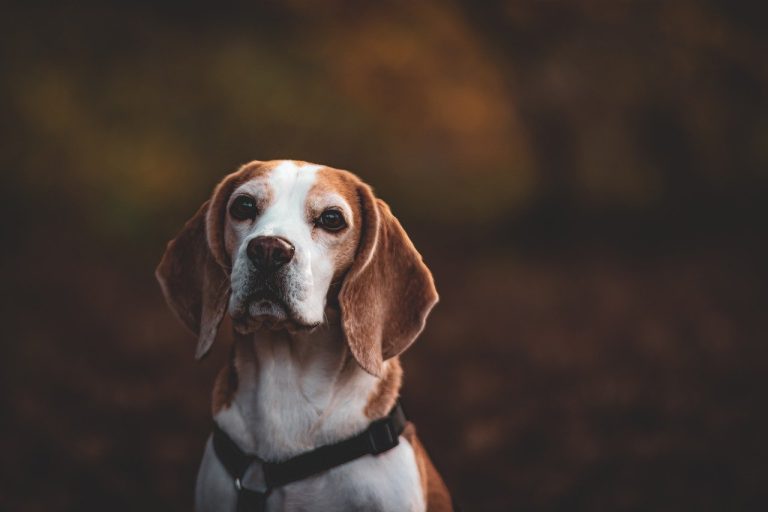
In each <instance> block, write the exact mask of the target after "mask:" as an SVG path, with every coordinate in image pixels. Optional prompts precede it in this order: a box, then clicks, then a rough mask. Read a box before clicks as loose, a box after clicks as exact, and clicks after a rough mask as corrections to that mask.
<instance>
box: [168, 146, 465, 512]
mask: <svg viewBox="0 0 768 512" xmlns="http://www.w3.org/2000/svg"><path fill="white" fill-rule="evenodd" d="M240 196H246V198H248V200H252V204H251V203H249V204H250V205H251V206H254V205H255V207H254V212H255V213H254V215H253V217H252V218H245V219H242V218H238V216H237V215H235V214H233V213H232V210H231V209H232V208H233V201H236V200H238V198H239V197H240ZM241 199H242V198H241ZM329 209H332V210H335V211H336V212H339V213H340V214H341V216H342V218H343V220H344V223H345V227H343V229H338V230H328V229H325V228H324V226H323V224H322V223H321V222H320V221H319V220H318V219H320V216H321V215H323V212H325V211H327V210H329ZM241 217H242V216H241ZM258 237H272V238H275V237H276V238H278V239H279V243H281V244H288V245H289V246H291V247H292V248H293V249H292V250H291V258H290V261H289V262H288V263H286V264H284V265H283V266H281V267H280V268H278V269H277V270H274V269H272V270H270V271H265V270H263V269H260V268H259V267H258V265H255V264H254V261H257V262H258V261H260V260H254V257H253V256H252V255H251V256H249V254H251V253H249V249H248V248H249V244H253V243H255V242H253V240H254V239H256V238H258ZM264 239H266V238H260V240H264ZM157 278H158V280H159V281H160V284H161V287H162V289H163V292H164V294H165V297H166V299H167V301H168V303H169V305H170V306H171V308H172V309H173V310H174V312H175V313H176V314H177V315H178V316H179V318H180V319H181V320H182V321H183V322H184V324H185V325H187V327H189V328H190V329H191V330H192V331H193V332H194V333H195V334H196V335H197V336H198V345H197V357H198V358H201V357H203V356H204V355H205V354H206V353H207V352H208V350H209V349H210V347H211V344H212V343H213V341H214V338H215V337H216V333H217V330H218V326H219V324H220V323H221V321H222V319H223V317H224V315H225V313H227V312H228V313H229V314H230V316H231V317H232V323H233V327H234V340H235V341H234V344H233V347H232V352H231V358H230V361H229V364H228V365H227V366H226V367H225V368H223V369H222V371H221V372H220V374H219V376H218V377H217V379H216V383H215V386H214V391H213V416H214V420H215V421H216V422H217V424H218V425H219V426H220V427H221V428H222V429H223V430H224V431H226V432H227V434H229V436H230V437H231V438H232V439H233V440H235V442H236V443H237V444H238V445H239V446H240V448H241V449H242V450H243V451H245V452H248V453H252V454H257V455H258V456H259V457H261V458H262V459H264V460H269V461H280V460H284V459H287V458H290V457H292V456H294V455H298V454H300V453H303V452H306V451H309V450H312V449H313V448H315V447H318V446H320V445H324V444H328V443H333V442H335V441H339V440H342V439H345V438H348V437H350V436H352V435H354V434H356V433H358V432H360V431H362V430H364V429H365V428H366V427H367V426H368V424H369V423H370V422H371V421H372V420H375V419H377V418H380V417H382V416H385V415H386V414H387V412H388V411H389V410H390V409H391V408H392V406H393V405H394V403H395V400H396V398H397V396H398V393H399V389H400V385H401V375H402V370H401V367H400V363H399V359H398V355H399V354H400V353H401V352H403V351H404V350H405V349H406V348H408V346H409V345H410V344H411V343H412V342H413V341H414V340H415V339H416V337H417V336H418V334H419V333H420V332H421V330H422V329H423V327H424V322H425V320H426V317H427V315H428V313H429V311H430V310H431V309H432V307H433V306H434V304H435V303H436V302H437V292H436V291H435V287H434V283H433V280H432V275H431V273H430V272H429V269H428V268H427V267H426V265H425V264H424V262H423V261H422V258H421V256H420V255H419V253H418V252H417V251H416V249H415V248H414V246H413V244H412V243H411V241H410V240H409V238H408V236H407V235H406V234H405V231H404V230H403V229H402V227H401V226H400V223H399V222H398V221H397V219H396V218H395V217H394V216H393V215H392V213H391V212H390V209H389V207H388V206H387V205H386V204H385V203H384V202H383V201H381V200H380V199H376V198H375V197H374V195H373V192H372V191H371V189H370V187H369V186H368V185H366V184H364V183H363V182H362V181H361V180H360V179H359V178H357V177H356V176H355V175H354V174H352V173H349V172H347V171H341V170H337V169H332V168H330V167H325V166H320V165H313V164H308V163H305V162H298V161H292V160H278V161H270V162H251V163H249V164H246V165H244V166H243V167H241V168H240V169H239V170H238V171H237V172H235V173H233V174H230V175H229V176H227V177H225V178H224V180H223V181H222V182H221V183H220V184H219V185H218V186H217V187H216V189H215V191H214V192H213V196H212V197H211V199H210V200H209V201H207V202H206V203H205V204H204V205H203V206H202V207H201V208H200V210H199V211H198V212H197V214H196V215H195V216H194V217H193V218H192V219H191V220H189V221H188V222H187V224H186V225H185V227H184V229H183V230H182V232H181V233H180V234H179V235H178V236H177V237H176V238H175V239H174V240H172V241H171V242H170V243H169V244H168V247H167V249H166V252H165V254H164V256H163V259H162V261H161V262H160V265H159V266H158V269H157ZM248 478H249V475H246V480H248ZM253 478H257V477H255V476H254V477H253ZM247 483H248V482H247V481H246V485H247ZM235 501H236V493H235V489H234V486H233V482H232V478H231V477H230V476H229V474H228V473H227V472H226V470H225V469H224V467H223V466H222V465H221V463H220V462H219V461H218V459H217V458H216V456H215V454H214V452H213V449H212V446H211V441H210V439H209V440H208V443H207V445H206V448H205V453H204V455H203V461H202V464H201V467H200V471H199V473H198V479H197V486H196V493H195V503H196V509H197V511H198V512H208V511H219V512H222V511H234V510H235ZM267 510H269V511H299V510H323V511H325V510H327V511H332V510H376V511H390V510H391V511H397V512H402V511H424V510H427V511H449V510H452V507H451V500H450V497H449V495H448V491H447V489H446V488H445V485H444V484H443V481H442V479H441V478H440V476H439V474H438V473H437V471H436V470H435V468H434V466H433V465H432V463H431V461H430V460H429V458H428V456H427V454H426V452H425V451H424V448H423V447H422V445H421V444H420V443H419V440H418V438H417V437H416V435H415V430H414V428H413V425H410V424H409V426H408V427H407V429H406V431H405V432H404V434H403V436H402V437H401V440H400V444H399V445H398V446H397V447H396V448H394V449H392V450H390V451H387V452H385V453H382V454H380V455H378V456H365V457H362V458H359V459H357V460H354V461H352V462H350V463H347V464H345V465H342V466H339V467H336V468H334V469H331V470H329V471H326V472H324V473H320V474H318V475H316V476H313V477H310V478H307V479H305V480H301V481H298V482H294V483H291V484H289V485H286V486H284V487H281V488H277V489H275V490H274V491H273V492H272V494H271V495H270V497H269V498H268V501H267Z"/></svg>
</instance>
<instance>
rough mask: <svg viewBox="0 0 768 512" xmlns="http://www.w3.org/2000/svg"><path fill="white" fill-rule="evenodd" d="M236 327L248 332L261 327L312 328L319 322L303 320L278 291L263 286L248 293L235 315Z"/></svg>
mask: <svg viewBox="0 0 768 512" xmlns="http://www.w3.org/2000/svg"><path fill="white" fill-rule="evenodd" d="M232 319H233V325H234V327H235V329H236V330H237V331H238V332H240V333H242V334H247V333H251V332H254V331H256V330H259V329H263V328H266V329H270V330H279V329H287V330H289V331H300V330H312V329H314V328H315V327H317V326H318V325H319V324H317V323H312V324H308V323H306V322H303V321H302V320H301V318H300V316H299V315H297V314H296V312H295V311H294V309H293V308H292V307H291V306H290V305H289V303H288V302H287V301H286V300H285V299H284V298H283V297H282V296H281V295H280V294H279V293H277V292H275V291H273V290H271V289H269V288H261V289H259V290H255V291H253V292H251V293H250V294H248V296H247V297H246V298H245V300H244V301H243V305H242V307H241V308H239V311H238V313H237V314H235V315H233V317H232Z"/></svg>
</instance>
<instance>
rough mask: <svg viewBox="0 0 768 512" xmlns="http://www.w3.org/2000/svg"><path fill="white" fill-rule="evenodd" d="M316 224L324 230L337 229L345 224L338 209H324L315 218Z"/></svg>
mask: <svg viewBox="0 0 768 512" xmlns="http://www.w3.org/2000/svg"><path fill="white" fill-rule="evenodd" d="M317 224H318V226H320V227H321V228H323V229H325V230H326V231H338V230H340V229H342V228H345V227H346V226H347V223H346V222H345V221H344V216H343V215H342V214H341V212H340V211H339V210H325V211H324V212H323V213H321V214H320V218H318V219H317Z"/></svg>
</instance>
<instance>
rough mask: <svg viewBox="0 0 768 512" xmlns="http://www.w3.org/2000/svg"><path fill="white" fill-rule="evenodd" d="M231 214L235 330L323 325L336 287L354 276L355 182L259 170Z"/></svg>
mask: <svg viewBox="0 0 768 512" xmlns="http://www.w3.org/2000/svg"><path fill="white" fill-rule="evenodd" d="M345 178H346V179H345ZM226 212H227V213H226V220H225V222H224V248H225V251H226V254H227V256H228V258H229V261H231V262H232V272H231V276H230V279H231V296H230V300H229V313H230V315H231V316H232V318H233V320H234V324H235V327H236V328H237V329H238V330H240V331H241V332H243V331H245V332H247V331H253V330H256V329H258V328H259V327H261V326H262V325H264V324H266V325H268V326H270V327H272V328H275V327H280V326H282V325H287V326H288V327H295V328H308V327H314V326H318V325H320V324H321V323H322V322H323V318H324V312H325V307H326V300H327V297H328V291H329V288H330V286H331V283H333V282H334V281H335V280H338V279H340V278H341V276H342V275H343V273H344V272H346V271H347V270H348V269H349V267H350V265H351V264H352V260H353V258H354V255H355V249H356V248H357V245H358V240H359V238H360V224H361V217H360V206H359V202H358V200H357V194H356V190H355V186H354V183H353V182H352V180H351V179H349V178H348V177H346V176H344V174H343V173H341V172H340V171H337V170H334V169H329V168H327V167H325V168H323V167H320V166H317V165H310V164H301V163H296V162H292V161H283V162H280V163H277V164H274V163H272V164H259V165H258V166H257V167H256V168H254V170H253V175H252V176H251V177H250V178H248V179H247V180H246V181H244V182H243V183H241V184H239V185H238V186H237V187H236V188H235V189H234V190H233V191H232V193H231V195H230V197H229V199H228V201H227V207H226Z"/></svg>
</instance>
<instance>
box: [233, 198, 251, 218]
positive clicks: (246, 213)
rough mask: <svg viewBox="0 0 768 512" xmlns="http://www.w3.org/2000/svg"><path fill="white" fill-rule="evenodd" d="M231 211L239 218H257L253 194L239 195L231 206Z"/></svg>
mask: <svg viewBox="0 0 768 512" xmlns="http://www.w3.org/2000/svg"><path fill="white" fill-rule="evenodd" d="M229 213H230V215H232V216H233V217H234V218H236V219H237V220H246V219H255V218H256V213H257V208H256V200H255V199H253V198H252V197H251V196H245V195H243V196H237V197H236V198H235V200H234V201H232V205H231V206H230V207H229Z"/></svg>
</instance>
